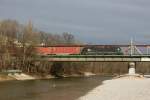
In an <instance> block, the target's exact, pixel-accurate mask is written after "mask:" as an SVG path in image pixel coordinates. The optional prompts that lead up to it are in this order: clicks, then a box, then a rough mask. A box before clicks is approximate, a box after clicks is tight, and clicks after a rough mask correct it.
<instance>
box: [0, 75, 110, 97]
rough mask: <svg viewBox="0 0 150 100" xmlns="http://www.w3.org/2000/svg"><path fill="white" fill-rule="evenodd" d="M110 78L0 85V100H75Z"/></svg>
mask: <svg viewBox="0 0 150 100" xmlns="http://www.w3.org/2000/svg"><path fill="white" fill-rule="evenodd" d="M110 78H111V77H102V76H92V77H80V78H79V77H78V78H60V79H50V80H30V81H7V82H1V83H0V100H76V99H78V98H79V97H81V96H83V95H85V94H86V93H87V92H89V91H90V90H92V89H93V88H95V87H96V86H98V85H100V84H101V83H102V81H104V80H106V79H110Z"/></svg>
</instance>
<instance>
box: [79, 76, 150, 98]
mask: <svg viewBox="0 0 150 100" xmlns="http://www.w3.org/2000/svg"><path fill="white" fill-rule="evenodd" d="M78 100H150V78H133V77H128V78H127V77H126V78H117V79H112V80H106V81H104V82H103V85H100V86H98V87H96V88H94V89H93V90H91V91H90V92H88V93H87V94H86V95H84V96H82V97H80V98H79V99H78Z"/></svg>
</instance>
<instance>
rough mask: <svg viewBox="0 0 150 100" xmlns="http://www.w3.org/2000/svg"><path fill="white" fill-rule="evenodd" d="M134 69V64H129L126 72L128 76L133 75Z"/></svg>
mask: <svg viewBox="0 0 150 100" xmlns="http://www.w3.org/2000/svg"><path fill="white" fill-rule="evenodd" d="M135 67H136V64H135V62H129V72H128V74H129V75H135Z"/></svg>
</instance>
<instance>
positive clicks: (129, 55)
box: [40, 41, 150, 74]
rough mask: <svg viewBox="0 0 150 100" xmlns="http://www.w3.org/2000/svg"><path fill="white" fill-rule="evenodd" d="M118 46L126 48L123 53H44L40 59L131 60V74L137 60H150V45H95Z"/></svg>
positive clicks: (80, 60) (73, 60)
mask: <svg viewBox="0 0 150 100" xmlns="http://www.w3.org/2000/svg"><path fill="white" fill-rule="evenodd" d="M95 46H99V47H100V46H117V47H121V48H123V49H124V52H126V51H127V52H126V54H125V53H124V54H123V55H42V56H41V58H40V60H46V61H50V62H129V74H135V67H136V62H150V52H149V49H150V45H133V42H132V41H131V43H130V45H95Z"/></svg>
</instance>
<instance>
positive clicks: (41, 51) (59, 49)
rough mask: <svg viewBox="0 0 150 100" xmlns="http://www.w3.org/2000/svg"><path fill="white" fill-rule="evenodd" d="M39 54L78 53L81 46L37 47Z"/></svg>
mask: <svg viewBox="0 0 150 100" xmlns="http://www.w3.org/2000/svg"><path fill="white" fill-rule="evenodd" d="M36 50H37V52H38V53H39V54H40V55H71V54H80V52H81V47H37V48H36Z"/></svg>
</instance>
